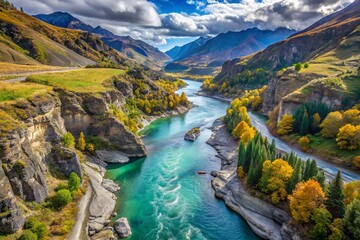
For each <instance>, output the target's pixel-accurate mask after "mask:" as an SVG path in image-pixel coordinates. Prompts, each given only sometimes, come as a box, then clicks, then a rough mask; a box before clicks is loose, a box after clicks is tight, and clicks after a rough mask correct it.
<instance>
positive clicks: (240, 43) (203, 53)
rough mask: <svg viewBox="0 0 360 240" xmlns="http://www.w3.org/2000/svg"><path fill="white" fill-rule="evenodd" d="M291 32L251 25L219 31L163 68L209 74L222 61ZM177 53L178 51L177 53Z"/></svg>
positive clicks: (262, 46)
mask: <svg viewBox="0 0 360 240" xmlns="http://www.w3.org/2000/svg"><path fill="white" fill-rule="evenodd" d="M294 32H295V31H293V30H289V29H286V28H279V29H277V30H275V31H270V30H260V29H258V28H251V29H247V30H244V31H241V32H227V33H221V34H219V35H218V36H216V37H214V38H212V39H210V40H208V41H206V43H205V44H203V45H200V46H199V47H197V48H196V49H194V50H192V52H191V53H190V54H188V55H186V54H185V57H183V58H180V59H179V61H175V62H172V63H170V64H168V65H167V66H166V70H167V71H184V70H190V71H196V69H202V71H200V72H204V71H205V72H207V73H208V74H209V73H212V71H213V70H214V69H215V68H216V67H219V66H221V65H222V64H223V62H225V61H226V60H229V59H233V58H236V57H241V56H246V55H249V54H251V53H254V52H257V51H259V50H261V49H264V48H265V47H267V46H269V45H270V44H272V43H275V42H278V41H280V40H283V39H284V38H286V37H288V36H290V35H291V34H293V33H294ZM178 55H181V53H178Z"/></svg>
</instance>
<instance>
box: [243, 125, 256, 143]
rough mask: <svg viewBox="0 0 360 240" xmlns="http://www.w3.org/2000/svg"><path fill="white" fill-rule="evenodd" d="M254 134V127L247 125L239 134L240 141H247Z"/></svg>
mask: <svg viewBox="0 0 360 240" xmlns="http://www.w3.org/2000/svg"><path fill="white" fill-rule="evenodd" d="M255 135H256V129H255V128H253V127H250V126H249V125H247V127H246V128H245V129H244V132H243V133H242V134H241V136H240V141H241V142H244V143H248V142H249V141H250V140H252V139H253V138H254V137H255Z"/></svg>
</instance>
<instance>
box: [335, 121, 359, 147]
mask: <svg viewBox="0 0 360 240" xmlns="http://www.w3.org/2000/svg"><path fill="white" fill-rule="evenodd" d="M336 142H337V145H338V146H339V148H340V149H348V150H353V149H357V148H358V147H359V144H360V125H357V126H354V125H351V124H346V125H345V126H343V127H341V128H340V129H339V133H338V134H337V137H336Z"/></svg>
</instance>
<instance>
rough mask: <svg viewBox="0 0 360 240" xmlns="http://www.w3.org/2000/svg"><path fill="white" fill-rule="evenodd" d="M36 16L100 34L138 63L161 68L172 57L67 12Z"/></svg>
mask: <svg viewBox="0 0 360 240" xmlns="http://www.w3.org/2000/svg"><path fill="white" fill-rule="evenodd" d="M35 17H36V18H38V19H40V20H42V21H44V22H46V23H49V24H51V25H54V26H57V27H62V28H69V29H76V30H82V31H86V32H90V33H94V34H96V35H98V36H99V37H100V38H101V40H103V41H104V42H105V43H106V44H107V45H109V46H110V47H112V48H114V49H116V50H117V51H119V52H121V53H123V54H124V55H126V56H127V57H128V58H130V59H132V60H134V61H136V62H137V63H140V64H143V65H146V66H148V67H151V68H155V69H160V68H161V67H162V66H163V65H164V63H165V62H167V61H169V60H170V58H169V57H168V56H167V55H166V54H165V53H163V52H161V51H160V50H159V49H157V48H155V47H153V46H151V45H149V44H147V43H145V42H143V41H140V40H135V39H133V38H131V37H129V36H118V35H115V34H113V33H112V32H110V31H109V30H106V29H104V28H102V27H101V26H97V27H95V28H94V27H92V26H90V25H88V24H86V23H84V22H82V21H81V20H79V19H77V18H75V17H74V16H72V15H71V14H69V13H66V12H54V13H52V14H39V15H35Z"/></svg>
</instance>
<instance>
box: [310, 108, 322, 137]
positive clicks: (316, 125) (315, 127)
mask: <svg viewBox="0 0 360 240" xmlns="http://www.w3.org/2000/svg"><path fill="white" fill-rule="evenodd" d="M320 123H321V117H320V114H319V113H314V114H313V116H312V123H311V129H312V131H313V132H318V131H319V129H320Z"/></svg>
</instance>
